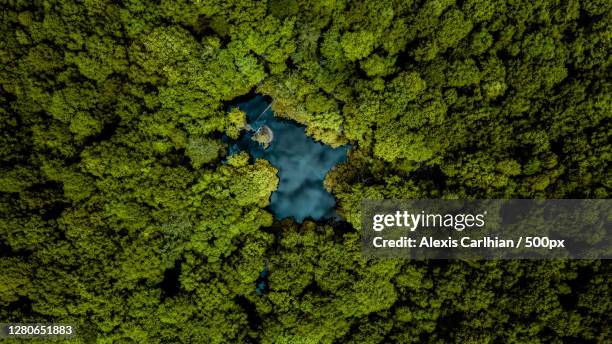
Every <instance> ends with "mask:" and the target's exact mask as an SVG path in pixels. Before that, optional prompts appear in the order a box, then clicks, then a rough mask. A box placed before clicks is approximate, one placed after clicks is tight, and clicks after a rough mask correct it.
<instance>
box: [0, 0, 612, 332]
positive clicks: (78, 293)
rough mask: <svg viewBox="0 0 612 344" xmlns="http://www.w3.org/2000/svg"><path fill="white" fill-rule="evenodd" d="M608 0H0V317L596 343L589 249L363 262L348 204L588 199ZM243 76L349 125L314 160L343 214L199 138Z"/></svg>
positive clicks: (286, 101) (610, 183) (604, 292)
mask: <svg viewBox="0 0 612 344" xmlns="http://www.w3.org/2000/svg"><path fill="white" fill-rule="evenodd" d="M611 9H612V3H610V2H609V1H604V0H596V1H554V0H550V1H548V0H465V1H458V2H455V1H448V0H427V1H411V0H408V1H391V0H368V1H355V2H348V1H342V0H338V1H334V0H329V1H315V2H313V1H287V0H285V1H283V0H278V1H277V0H274V1H246V0H242V1H235V2H229V1H181V2H173V1H165V0H162V1H156V2H147V1H137V0H135V1H126V2H125V3H123V4H120V3H119V2H115V1H92V0H83V1H70V0H67V1H10V0H5V1H3V14H2V20H1V21H0V25H1V26H0V27H1V30H2V37H3V38H2V39H1V40H0V133H1V135H0V160H1V164H0V166H1V167H0V169H1V171H0V214H1V216H0V271H2V275H1V276H0V319H3V321H22V322H23V321H31V322H35V321H57V322H62V323H73V324H75V325H77V326H78V331H79V336H77V338H76V339H75V340H74V341H75V342H92V341H96V340H97V341H98V342H100V343H107V342H108V343H110V342H118V343H132V342H134V343H145V342H146V343H175V342H183V343H200V342H201V343H223V342H232V343H233V342H249V341H250V342H261V343H317V342H322V343H331V342H346V343H381V342H421V341H423V342H431V343H434V342H436V343H439V342H459V343H488V342H516V343H527V342H530V343H538V342H579V341H590V342H601V343H603V342H609V341H610V340H611V333H610V331H611V329H610V322H609V320H610V312H611V311H612V307H611V301H610V300H611V299H612V297H611V296H612V295H611V290H610V282H609V281H610V278H611V276H612V274H611V272H612V268H611V265H610V264H609V263H607V262H606V261H583V260H579V261H563V260H554V261H540V262H535V261H488V262H463V261H454V262H446V261H435V262H434V261H432V262H408V261H395V260H380V261H375V260H371V261H365V260H363V259H362V258H361V255H360V251H359V235H358V229H359V220H358V219H359V216H358V214H359V204H360V201H361V199H363V198H370V199H381V198H448V199H455V198H609V196H610V188H611V187H612V179H611V176H610V167H609V166H610V160H611V156H610V155H611V148H610V142H609V140H610V137H611V121H610V117H611V116H610V115H611V113H612V111H611V110H612V101H611V99H612V98H611V90H610V87H611V83H610V74H609V71H610V58H611V54H610V40H611V34H610V33H611V27H610V23H611V22H612V18H611V13H612V12H611ZM252 92H257V93H260V94H264V95H267V96H269V97H270V98H271V99H272V100H273V102H272V108H273V110H274V112H275V113H276V114H278V115H280V116H283V117H286V118H288V119H291V120H294V121H296V122H299V123H301V124H303V125H304V126H305V127H306V132H307V134H308V135H311V136H312V137H313V138H315V139H316V140H319V141H321V142H324V143H326V144H329V145H332V146H334V147H335V146H339V145H342V144H345V143H350V144H352V145H353V148H352V150H351V153H350V156H349V159H348V161H347V162H346V163H345V164H343V165H340V166H339V167H338V168H337V169H335V170H333V171H332V172H331V173H330V174H329V175H328V176H327V178H326V182H325V185H326V188H327V189H328V190H330V192H332V193H333V194H334V195H335V197H336V198H337V200H338V213H339V214H340V215H341V216H342V217H343V218H344V219H345V220H346V221H348V223H349V224H350V225H348V224H347V225H343V226H338V225H331V224H325V223H314V222H306V223H304V224H303V225H297V224H295V223H293V222H291V221H283V222H275V221H274V220H273V218H272V216H271V214H270V213H269V212H268V211H266V209H265V206H266V205H267V203H268V200H269V196H270V194H271V193H272V192H273V191H274V190H275V189H276V186H277V184H278V178H277V176H276V172H277V171H276V170H275V168H274V167H273V166H271V165H270V164H269V163H268V162H267V161H265V160H257V161H252V160H251V159H249V157H248V155H246V154H245V153H241V154H237V155H232V156H230V157H227V156H226V155H227V147H226V145H225V144H224V143H223V142H222V141H221V140H220V138H221V137H222V136H223V135H227V136H229V137H233V138H237V137H238V135H239V133H240V130H241V129H242V128H243V127H244V124H245V123H244V114H241V113H240V112H237V111H233V112H229V113H228V112H227V110H228V104H230V103H231V101H232V100H233V99H235V98H236V97H239V96H244V95H246V94H250V93H252ZM223 159H227V163H226V164H222V163H221V161H222V160H223ZM266 266H268V267H269V269H270V276H269V278H268V280H267V291H266V292H265V293H264V294H262V295H260V294H259V293H257V292H256V289H255V283H256V281H257V280H258V278H259V276H260V272H261V271H262V270H263V269H264V267H266Z"/></svg>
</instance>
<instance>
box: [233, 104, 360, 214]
mask: <svg viewBox="0 0 612 344" xmlns="http://www.w3.org/2000/svg"><path fill="white" fill-rule="evenodd" d="M268 105H270V104H269V103H268V102H266V100H265V99H264V98H263V97H262V96H255V97H253V98H252V99H251V100H249V101H246V102H244V103H239V104H237V106H238V107H239V108H240V109H241V110H242V111H244V112H245V113H246V114H247V119H248V122H249V124H250V125H251V126H252V127H253V129H255V130H257V129H258V128H259V127H261V126H262V125H264V124H265V125H267V126H268V127H270V129H272V131H273V132H274V141H272V143H271V144H270V146H269V147H268V148H267V149H264V148H263V147H262V146H260V145H259V144H258V143H257V142H254V141H252V140H251V136H252V132H247V133H245V134H243V135H242V137H241V138H240V139H239V140H238V142H236V143H235V144H234V145H233V146H232V147H230V154H232V153H235V152H237V151H245V150H246V151H248V152H249V154H250V155H251V156H252V157H254V158H263V159H266V160H268V161H269V162H270V163H271V164H272V165H273V166H274V167H276V168H277V169H278V177H279V179H280V181H279V185H278V189H277V190H276V191H275V192H274V193H272V196H271V198H270V206H269V207H270V210H271V211H272V213H273V214H274V216H275V217H276V218H277V219H284V218H287V217H293V218H294V219H295V220H296V221H297V222H300V223H301V222H302V221H303V220H304V219H305V218H307V217H311V218H313V219H314V220H321V219H329V218H335V217H336V213H335V211H334V205H335V203H336V201H335V199H334V197H333V196H332V195H331V194H330V193H329V192H327V191H326V190H325V189H324V188H323V179H325V175H326V174H327V172H328V171H329V170H330V169H331V168H332V167H333V166H335V165H336V164H338V163H340V162H343V161H345V160H346V155H347V152H348V150H349V148H350V146H348V145H347V146H342V147H339V148H335V149H334V148H332V147H330V146H327V145H324V144H321V143H319V142H315V141H314V140H313V139H311V138H310V137H308V136H306V133H305V132H304V127H303V126H301V125H298V124H297V123H295V122H292V121H287V120H283V119H280V118H277V117H274V114H273V112H272V110H271V109H270V108H268ZM266 109H267V110H266ZM264 110H265V111H264Z"/></svg>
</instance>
